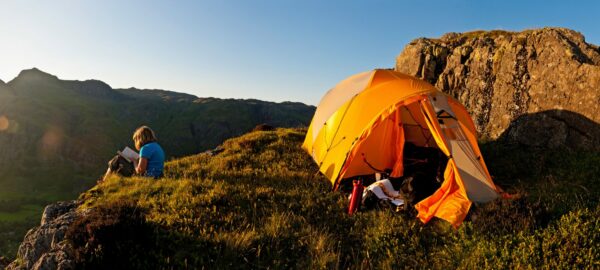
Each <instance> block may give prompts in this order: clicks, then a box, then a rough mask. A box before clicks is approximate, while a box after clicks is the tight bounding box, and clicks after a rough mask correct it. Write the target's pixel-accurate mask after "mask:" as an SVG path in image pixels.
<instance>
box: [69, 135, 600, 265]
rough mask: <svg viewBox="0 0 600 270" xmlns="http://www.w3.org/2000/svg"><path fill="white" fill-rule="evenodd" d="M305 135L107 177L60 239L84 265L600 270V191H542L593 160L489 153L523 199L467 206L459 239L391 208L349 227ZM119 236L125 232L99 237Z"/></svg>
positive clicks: (341, 199)
mask: <svg viewBox="0 0 600 270" xmlns="http://www.w3.org/2000/svg"><path fill="white" fill-rule="evenodd" d="M304 135H305V131H304V130H296V129H277V130H275V131H257V132H252V133H249V134H246V135H243V136H241V137H238V138H234V139H230V140H228V141H226V142H225V143H224V144H223V149H224V151H223V152H221V153H219V154H216V155H211V154H209V153H203V154H198V155H194V156H190V157H186V158H182V159H178V160H174V161H171V162H169V163H168V164H167V165H166V172H167V175H166V178H164V179H161V180H153V179H145V178H119V177H113V178H111V179H109V180H107V181H106V182H104V183H102V184H100V185H98V186H96V187H94V188H93V189H91V190H89V191H88V192H86V193H84V194H82V196H81V199H82V200H83V201H84V204H83V205H82V206H81V207H82V208H85V209H88V211H90V212H89V213H90V214H88V215H87V217H86V218H85V219H84V220H80V221H78V222H76V223H75V224H74V225H73V226H72V228H71V229H70V233H69V234H68V236H69V237H70V238H71V239H73V240H72V242H73V244H74V246H75V247H76V250H77V258H78V261H79V263H80V265H81V266H83V267H88V268H95V267H96V268H107V267H111V266H115V265H119V266H120V267H127V268H164V269H181V268H209V269H222V268H228V269H230V268H269V269H272V268H274V269H290V268H294V269H323V268H328V269H340V268H342V269H346V268H363V269H371V268H376V269H380V268H382V269H398V268H432V269H441V268H462V269H467V268H468V269H472V268H494V269H498V268H537V267H547V268H570V267H576V268H579V267H582V268H586V267H587V268H594V267H599V266H600V265H598V262H599V261H600V255H599V244H600V232H599V231H598V229H597V228H600V224H599V221H598V219H597V216H598V215H599V214H600V208H599V207H598V203H597V202H598V201H597V189H595V188H596V186H594V185H597V183H592V184H590V179H587V180H585V179H584V180H581V181H580V182H576V183H578V184H577V185H584V184H585V185H587V186H588V187H589V188H587V187H586V188H587V189H589V190H590V192H588V193H576V191H577V189H581V188H580V187H577V185H567V184H566V183H565V184H564V185H562V186H563V187H562V188H561V187H558V186H560V185H558V184H557V185H556V186H554V185H548V184H547V177H553V179H554V181H556V183H561V182H562V181H572V180H573V178H577V179H578V177H571V176H570V174H568V173H566V172H567V171H569V170H571V171H572V169H573V167H576V168H586V169H587V170H592V172H591V173H590V172H580V171H579V172H575V173H576V174H578V175H584V176H589V177H594V173H596V174H595V175H597V173H598V168H596V167H595V166H592V167H590V166H591V165H590V164H591V163H592V162H595V161H596V160H597V155H594V154H590V155H588V156H583V157H581V156H580V157H573V158H572V161H569V160H568V157H563V159H565V160H566V162H563V163H560V164H554V163H552V162H553V161H548V160H545V161H540V160H539V159H532V158H531V155H532V153H531V152H530V151H516V150H515V149H512V150H511V149H509V148H510V146H502V145H484V147H483V150H484V152H485V154H487V155H486V157H488V156H489V157H488V158H487V162H488V164H489V165H490V170H492V174H495V175H496V182H498V183H499V184H501V185H503V186H504V187H506V188H507V189H508V190H511V191H513V192H518V193H520V194H522V195H521V197H520V198H517V199H515V200H510V201H502V200H499V201H496V202H493V203H490V204H486V205H477V206H474V207H473V208H472V211H471V214H470V215H469V217H468V220H467V221H466V222H465V223H464V224H463V225H462V226H461V227H460V228H459V229H458V230H455V229H453V228H452V227H451V226H450V225H449V224H447V223H446V222H444V221H441V220H433V221H432V222H430V223H428V224H427V225H423V224H421V223H420V222H419V221H418V220H416V219H415V218H414V217H410V216H404V215H399V214H396V213H393V212H391V211H385V210H379V211H362V212H358V213H357V214H355V215H354V216H352V217H349V216H348V215H347V214H345V208H346V205H347V201H346V198H345V195H344V194H341V193H338V192H331V185H330V183H329V181H328V180H327V179H325V178H323V177H322V176H320V175H319V174H315V173H316V172H317V167H316V166H315V165H314V163H313V162H312V161H311V159H310V157H309V156H308V155H307V154H305V153H304V152H303V151H302V150H301V149H300V144H301V143H302V140H303V138H304ZM507 153H510V154H507ZM505 159H512V160H513V161H521V164H517V165H515V164H514V163H512V162H508V161H503V160H505ZM532 163H535V164H537V166H533V165H532ZM493 164H497V165H493ZM596 164H597V163H596ZM522 166H523V167H522ZM525 167H529V169H526V168H525ZM588 174H589V175H588ZM517 177H518V179H517ZM563 179H565V180H563ZM593 179H596V181H597V179H598V178H592V180H593ZM591 182H593V181H591ZM525 183H530V184H529V185H527V184H525ZM572 183H573V182H572ZM549 192H552V193H549ZM574 193H576V194H577V196H578V197H576V199H573V198H574V197H573V196H572V195H573V194H574ZM556 204H560V205H559V206H556ZM125 228H128V229H125ZM131 228H137V229H131ZM120 230H125V231H126V232H127V233H120V234H107V233H105V232H115V231H120ZM115 235H117V236H115ZM140 245H143V247H140ZM117 255H118V256H117Z"/></svg>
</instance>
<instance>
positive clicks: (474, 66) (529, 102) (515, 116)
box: [395, 28, 600, 150]
mask: <svg viewBox="0 0 600 270" xmlns="http://www.w3.org/2000/svg"><path fill="white" fill-rule="evenodd" d="M395 69H396V70H397V71H400V72H404V73H408V74H410V75H413V76H417V77H419V78H422V79H424V80H427V81H428V82H430V83H432V84H433V85H435V86H436V87H437V88H438V89H440V90H442V91H444V92H446V93H449V94H450V95H452V96H454V97H455V98H457V99H458V100H459V101H460V102H462V103H463V104H464V105H465V106H466V107H467V108H468V110H469V112H470V113H471V115H472V116H473V118H474V122H475V125H476V126H477V129H478V131H479V132H480V133H481V135H482V136H483V137H485V138H489V139H497V138H500V137H503V138H508V139H510V140H512V141H517V142H518V143H521V144H525V145H535V146H540V147H559V146H565V145H566V146H569V147H572V148H584V149H596V150H600V129H599V128H598V125H597V124H596V123H599V122H600V114H598V113H597V112H598V110H599V109H600V48H599V47H598V46H596V45H593V44H589V43H586V42H585V38H584V36H583V35H582V34H581V33H578V32H576V31H573V30H570V29H565V28H543V29H533V30H525V31H522V32H508V31H500V30H496V31H475V32H468V33H448V34H445V35H443V36H442V37H440V38H419V39H416V40H413V41H412V42H410V43H409V44H408V45H407V46H406V47H405V48H404V50H403V51H402V53H400V55H399V56H398V57H397V58H396V67H395Z"/></svg>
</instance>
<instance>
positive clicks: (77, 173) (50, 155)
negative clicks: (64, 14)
mask: <svg viewBox="0 0 600 270" xmlns="http://www.w3.org/2000/svg"><path fill="white" fill-rule="evenodd" d="M98 84H100V85H98ZM86 87H87V88H86ZM82 88H84V89H82ZM88 88H89V89H88ZM85 89H88V90H85ZM195 100H197V98H196V97H194V96H191V95H185V94H179V93H174V92H169V91H142V90H135V89H128V90H124V89H117V90H113V89H111V88H110V87H109V86H108V85H102V83H101V82H94V81H83V82H80V81H63V80H59V79H58V78H56V77H54V76H52V75H49V74H43V73H42V72H40V71H28V72H25V75H20V76H19V77H18V78H16V79H15V80H13V81H11V82H10V83H9V84H8V85H4V84H2V85H0V116H6V117H8V119H9V120H10V128H9V130H7V131H0V151H3V152H0V228H4V230H0V256H13V254H14V253H15V252H16V247H17V245H18V244H19V243H20V241H21V240H22V239H23V236H24V234H25V232H26V230H27V229H28V228H31V227H33V226H35V225H36V224H37V223H38V222H39V217H40V215H41V211H42V209H43V207H44V206H45V205H47V204H49V203H51V202H54V201H57V200H68V199H74V198H76V197H77V196H78V195H79V194H80V193H81V192H83V191H85V190H87V189H88V188H90V187H91V186H93V184H94V183H95V181H96V180H97V179H98V177H99V176H101V175H102V173H103V172H104V171H105V170H106V162H107V161H108V160H109V159H110V158H112V156H113V155H114V154H115V152H116V150H118V149H120V148H122V147H123V146H125V145H130V147H132V146H131V144H132V141H131V133H132V132H133V130H135V128H136V127H138V126H139V125H141V124H148V125H150V126H151V127H153V128H154V129H155V131H156V132H157V133H158V136H159V139H160V140H161V144H162V146H163V147H164V148H165V151H166V152H167V155H168V156H169V157H177V156H185V155H189V154H192V153H198V152H200V151H203V150H206V149H210V148H213V147H215V146H217V145H218V144H220V143H222V142H223V141H224V140H225V139H226V138H228V137H232V136H238V135H240V134H242V133H243V132H247V131H248V130H251V129H252V128H253V127H254V126H255V125H257V124H260V123H269V124H271V125H275V126H300V125H306V124H308V123H309V121H310V117H311V116H312V114H313V112H314V108H313V107H310V106H306V105H303V104H291V105H290V104H288V103H272V102H263V101H249V100H233V99H230V100H223V99H204V100H203V101H204V102H202V103H199V102H195ZM192 124H193V125H195V127H196V131H195V135H194V134H192V132H191V131H190V125H192ZM53 130H54V131H58V134H60V135H59V136H58V138H59V139H58V140H57V141H58V142H57V143H56V144H55V145H51V146H50V147H44V146H43V144H42V141H43V139H42V138H43V136H44V134H45V133H46V132H47V131H53ZM6 153H10V155H7V154H6ZM3 154H4V155H3ZM3 157H4V158H3Z"/></svg>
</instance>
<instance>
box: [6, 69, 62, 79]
mask: <svg viewBox="0 0 600 270" xmlns="http://www.w3.org/2000/svg"><path fill="white" fill-rule="evenodd" d="M17 78H37V79H42V78H47V79H56V80H58V77H56V76H54V75H52V74H50V73H46V72H43V71H41V70H39V69H38V68H35V67H34V68H31V69H24V70H22V71H21V72H20V73H19V75H18V76H17ZM15 79H16V78H15Z"/></svg>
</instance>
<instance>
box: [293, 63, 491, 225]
mask: <svg viewBox="0 0 600 270" xmlns="http://www.w3.org/2000/svg"><path fill="white" fill-rule="evenodd" d="M405 142H411V143H413V144H415V145H417V146H422V147H436V148H439V149H440V150H441V151H442V152H443V153H444V154H446V156H447V157H448V164H447V166H446V170H445V172H444V181H443V182H442V184H441V187H440V188H439V189H438V190H437V191H436V192H435V193H434V194H433V195H431V196H429V197H428V198H426V199H424V200H422V201H421V202H419V203H418V204H416V205H415V207H416V209H417V211H418V212H419V214H418V218H419V219H420V220H421V221H423V222H424V223H426V222H428V221H429V220H430V219H431V218H432V217H434V216H435V217H438V218H441V219H444V220H447V221H448V222H450V223H452V224H453V225H454V226H458V225H460V223H461V222H462V221H463V219H464V218H465V216H466V214H467V212H468V211H469V208H470V206H471V202H487V201H490V200H493V199H495V198H496V197H498V194H499V191H500V190H499V189H498V188H497V187H496V186H495V185H494V183H493V182H492V179H491V177H490V174H489V172H488V170H487V167H486V165H485V162H484V161H483V158H482V156H481V152H480V150H479V146H478V145H477V136H476V130H475V125H474V124H473V121H472V119H471V117H470V116H469V113H468V112H467V110H466V109H465V107H464V106H462V105H461V104H460V103H459V102H458V101H456V100H455V99H454V98H452V97H450V96H448V95H446V94H444V93H442V92H440V91H439V90H437V89H435V87H433V86H432V85H430V84H429V83H427V82H424V81H422V80H419V79H416V78H414V77H412V76H409V75H405V74H402V73H399V72H394V71H391V70H373V71H369V72H364V73H360V74H356V75H354V76H351V77H349V78H347V79H345V80H343V81H342V82H340V83H339V84H338V85H336V86H335V87H334V88H333V89H331V90H330V91H329V92H327V93H326V94H325V96H324V97H323V98H322V99H321V102H320V103H319V105H318V106H317V109H316V112H315V115H314V117H313V119H312V122H311V124H310V127H309V129H308V132H307V134H306V139H305V140H304V144H303V145H302V147H303V148H304V149H305V150H306V151H307V152H308V153H309V154H310V155H311V156H312V157H313V159H314V160H315V162H316V163H317V164H318V165H319V169H320V171H321V172H322V173H323V174H324V175H325V176H327V177H328V178H329V179H330V180H331V183H332V185H333V187H334V189H337V188H338V185H339V184H340V181H341V180H342V179H352V177H355V176H359V175H368V174H374V173H377V171H375V169H374V168H385V169H387V170H389V171H391V172H392V173H391V176H393V177H399V176H402V175H403V158H402V157H403V148H404V143H405ZM366 160H368V162H367V161H366Z"/></svg>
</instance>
